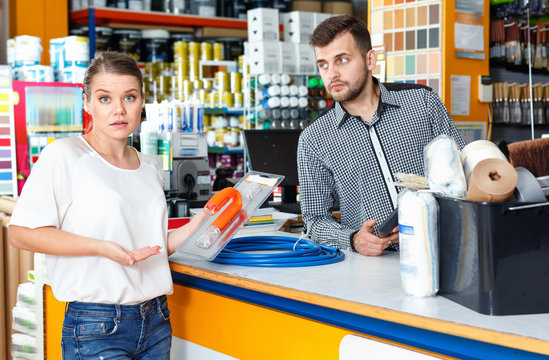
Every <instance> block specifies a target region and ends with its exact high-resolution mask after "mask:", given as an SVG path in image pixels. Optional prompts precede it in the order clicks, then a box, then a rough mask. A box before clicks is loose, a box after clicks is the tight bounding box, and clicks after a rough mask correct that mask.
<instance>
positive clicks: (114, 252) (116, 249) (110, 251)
mask: <svg viewBox="0 0 549 360" xmlns="http://www.w3.org/2000/svg"><path fill="white" fill-rule="evenodd" d="M104 243H105V244H104V245H105V247H104V249H103V251H102V255H103V256H105V257H107V258H109V259H111V260H112V261H116V262H117V263H119V264H120V265H124V266H127V265H133V264H135V263H136V262H139V261H143V260H145V259H148V258H149V257H151V256H153V255H156V254H160V249H161V248H162V247H161V246H145V247H142V248H140V249H136V250H132V251H128V250H126V249H124V248H123V247H121V246H120V245H118V244H116V243H113V242H111V241H105V242H104Z"/></svg>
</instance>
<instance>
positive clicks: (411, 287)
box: [398, 189, 439, 297]
mask: <svg viewBox="0 0 549 360" xmlns="http://www.w3.org/2000/svg"><path fill="white" fill-rule="evenodd" d="M437 219H438V204H437V201H436V199H435V197H434V196H433V194H431V193H429V192H426V191H421V190H420V191H414V190H408V189H406V190H404V191H402V192H401V193H400V196H399V200H398V222H399V224H398V229H399V230H398V231H399V245H400V274H401V278H402V287H403V289H404V291H405V292H406V293H407V294H409V295H413V296H421V297H425V296H433V295H435V294H436V293H437V291H438V284H439V283H438V280H439V279H438V276H439V275H438V224H437Z"/></svg>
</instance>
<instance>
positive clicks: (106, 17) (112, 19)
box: [69, 7, 247, 29]
mask: <svg viewBox="0 0 549 360" xmlns="http://www.w3.org/2000/svg"><path fill="white" fill-rule="evenodd" d="M91 17H93V18H94V19H95V24H96V25H108V24H109V23H125V24H136V25H158V26H181V27H204V26H209V27H216V28H227V29H247V22H246V20H240V19H232V18H224V17H211V18H207V17H200V16H195V15H175V14H167V13H162V12H159V11H131V10H125V9H116V8H99V7H98V8H87V9H82V10H77V11H72V12H71V13H70V16H69V20H70V21H71V22H75V23H78V24H87V23H88V22H90V18H91Z"/></svg>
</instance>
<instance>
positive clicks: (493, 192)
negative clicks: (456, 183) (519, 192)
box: [467, 159, 518, 202]
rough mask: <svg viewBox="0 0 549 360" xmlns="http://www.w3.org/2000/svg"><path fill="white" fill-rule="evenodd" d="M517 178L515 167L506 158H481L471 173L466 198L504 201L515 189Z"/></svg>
mask: <svg viewBox="0 0 549 360" xmlns="http://www.w3.org/2000/svg"><path fill="white" fill-rule="evenodd" d="M517 178H518V177H517V172H516V171H515V168H513V166H512V165H511V164H509V162H507V161H506V160H501V159H485V160H481V161H480V162H479V163H478V164H477V165H476V166H475V168H474V169H473V172H472V174H471V181H470V183H469V190H468V191H467V200H471V201H489V202H502V201H506V200H508V199H509V198H510V197H511V195H512V194H513V191H514V190H515V186H516V185H517Z"/></svg>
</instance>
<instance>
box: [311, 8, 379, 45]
mask: <svg viewBox="0 0 549 360" xmlns="http://www.w3.org/2000/svg"><path fill="white" fill-rule="evenodd" d="M347 32H349V33H350V34H351V35H352V36H353V39H355V43H356V45H357V47H358V48H359V49H360V51H361V52H362V53H363V55H366V53H367V52H368V51H370V50H371V49H372V41H371V40H370V33H369V32H368V28H367V27H366V24H364V23H363V22H362V21H361V20H359V19H357V18H355V17H352V16H349V15H339V16H332V17H329V18H327V19H326V20H324V21H323V22H321V23H320V24H318V26H317V27H316V28H315V30H314V31H313V35H312V36H311V40H310V41H309V44H310V45H311V46H313V47H323V46H326V45H328V44H329V43H331V42H332V41H333V40H334V39H335V38H336V37H338V36H340V35H343V34H345V33H347Z"/></svg>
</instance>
